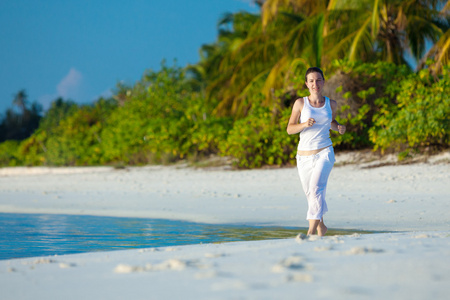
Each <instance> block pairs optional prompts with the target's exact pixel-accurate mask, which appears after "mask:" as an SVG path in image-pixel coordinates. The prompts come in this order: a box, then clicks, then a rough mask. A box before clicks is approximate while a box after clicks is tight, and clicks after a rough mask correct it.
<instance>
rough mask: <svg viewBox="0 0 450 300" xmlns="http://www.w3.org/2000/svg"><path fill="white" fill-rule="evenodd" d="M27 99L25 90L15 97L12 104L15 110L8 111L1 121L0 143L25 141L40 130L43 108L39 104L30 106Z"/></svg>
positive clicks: (34, 103) (35, 103)
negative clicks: (37, 129)
mask: <svg viewBox="0 0 450 300" xmlns="http://www.w3.org/2000/svg"><path fill="white" fill-rule="evenodd" d="M27 98H28V96H27V94H26V92H25V90H20V91H19V92H17V94H16V95H15V96H14V99H13V102H12V103H13V105H14V106H15V109H12V108H9V109H7V110H6V115H5V116H4V118H2V119H1V120H0V142H3V141H7V140H17V141H21V140H24V139H26V138H27V137H29V136H30V135H31V134H33V132H34V131H35V130H36V128H38V126H39V122H40V119H41V115H40V114H41V112H42V106H41V105H39V104H38V103H37V102H33V103H32V104H31V106H29V105H28V100H27ZM18 111H19V112H18Z"/></svg>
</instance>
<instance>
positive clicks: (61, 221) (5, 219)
mask: <svg viewBox="0 0 450 300" xmlns="http://www.w3.org/2000/svg"><path fill="white" fill-rule="evenodd" d="M299 232H303V233H306V228H293V227H267V226H241V225H220V224H219V225H211V224H202V223H192V222H183V221H173V220H162V219H141V218H117V217H98V216H79V215H53V214H12V213H0V259H12V258H23V257H33V256H47V255H63V254H73V253H83V252H95V251H111V250H120V249H133V248H149V247H164V246H180V245H190V244H201V243H222V242H231V241H250V240H263V239H276V238H291V237H292V238H293V237H295V236H296V235H297V234H298V233H299ZM353 232H354V231H342V230H341V231H336V230H335V231H332V230H329V234H331V235H333V234H351V233H353Z"/></svg>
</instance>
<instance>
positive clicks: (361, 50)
mask: <svg viewBox="0 0 450 300" xmlns="http://www.w3.org/2000/svg"><path fill="white" fill-rule="evenodd" d="M444 2H445V1H439V0H423V1H417V0H403V1H400V0H359V1H355V0H328V1H327V0H266V1H265V2H264V4H263V5H262V8H261V16H260V18H259V19H256V16H254V15H250V14H246V13H239V14H234V15H228V16H227V18H224V19H223V20H222V23H221V24H222V25H227V26H229V27H228V29H226V30H224V29H223V28H222V30H221V31H220V33H219V38H218V42H217V43H215V44H213V45H208V46H205V47H204V48H203V51H204V54H205V56H204V57H205V59H204V60H203V61H202V62H201V63H200V66H201V68H199V69H198V70H197V71H198V74H202V76H204V77H205V78H206V79H205V80H206V81H207V84H206V91H207V95H208V98H209V99H217V100H218V102H219V104H218V105H217V107H216V112H217V113H218V114H227V115H235V116H240V115H245V114H246V112H247V111H248V109H249V107H250V106H251V102H250V99H251V97H250V95H255V94H256V93H259V92H262V94H263V95H264V97H265V100H264V104H266V105H271V104H274V103H275V102H276V101H277V99H276V98H277V97H276V96H275V95H274V93H273V91H274V90H278V89H281V88H284V89H286V87H287V88H288V89H289V87H292V86H293V85H294V84H295V81H296V80H297V81H299V82H300V81H301V78H300V79H298V78H297V79H296V78H295V77H296V75H297V74H299V73H303V71H304V70H305V69H306V68H307V67H308V66H312V65H314V66H319V67H324V68H326V67H327V66H329V65H330V63H331V62H332V61H333V60H334V59H342V58H345V59H348V60H350V61H356V60H362V61H369V62H370V61H377V60H385V61H389V62H393V63H396V64H406V59H405V56H406V54H407V52H410V53H411V54H412V55H413V57H414V58H415V59H416V60H419V59H421V58H422V56H423V54H424V50H425V45H426V42H427V41H431V42H433V43H435V42H436V41H437V40H438V39H439V37H440V36H441V35H442V34H443V32H445V31H444V30H443V28H445V26H443V24H444V23H445V22H443V17H442V15H439V10H438V7H440V6H442V5H443V3H444ZM446 7H448V5H447V6H446ZM444 37H445V36H444ZM441 39H442V38H441ZM442 41H443V42H442V43H443V45H444V46H445V47H444V48H442V47H441V48H437V49H438V50H439V52H435V54H434V56H435V57H438V58H441V60H444V61H445V59H447V60H448V56H446V55H445V54H444V53H448V52H442V49H444V50H445V51H447V50H446V49H449V47H450V46H449V44H448V43H446V42H445V41H448V37H447V39H446V40H445V39H442ZM440 53H442V54H440ZM438 54H439V55H438ZM446 57H447V58H446ZM297 77H298V76H297Z"/></svg>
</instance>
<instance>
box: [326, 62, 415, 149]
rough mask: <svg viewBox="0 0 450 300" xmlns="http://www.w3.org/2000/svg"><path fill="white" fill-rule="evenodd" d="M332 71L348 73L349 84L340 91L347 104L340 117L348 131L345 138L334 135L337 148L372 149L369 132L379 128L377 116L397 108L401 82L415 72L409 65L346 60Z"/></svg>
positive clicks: (339, 114) (340, 111)
mask: <svg viewBox="0 0 450 300" xmlns="http://www.w3.org/2000/svg"><path fill="white" fill-rule="evenodd" d="M332 71H334V72H336V73H337V72H340V73H341V74H345V76H347V77H346V78H348V79H347V80H348V81H349V82H344V83H343V85H344V86H340V87H339V88H338V91H339V92H340V93H342V98H343V99H345V103H344V104H343V105H341V107H340V109H339V110H338V112H337V116H336V120H337V121H338V122H339V123H340V124H344V125H346V126H347V131H346V133H345V134H343V135H339V134H338V133H336V132H332V134H331V136H332V140H333V142H334V145H335V146H336V147H337V148H341V149H360V148H367V147H372V146H373V142H372V140H371V139H370V138H369V129H370V128H372V127H373V126H375V124H374V121H373V115H374V114H376V113H377V112H379V111H388V110H391V109H395V107H396V100H395V95H397V94H398V93H399V92H400V88H399V87H400V83H401V82H402V80H404V79H405V78H407V76H408V75H409V74H411V71H410V70H409V68H408V67H407V66H397V65H395V64H393V63H387V62H381V61H380V62H377V63H374V64H372V63H360V62H347V61H342V60H338V61H335V62H334V63H333V68H332Z"/></svg>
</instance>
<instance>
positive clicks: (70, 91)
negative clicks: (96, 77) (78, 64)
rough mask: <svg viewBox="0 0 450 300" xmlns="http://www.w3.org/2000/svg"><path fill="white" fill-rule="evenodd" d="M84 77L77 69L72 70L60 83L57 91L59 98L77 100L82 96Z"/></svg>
mask: <svg viewBox="0 0 450 300" xmlns="http://www.w3.org/2000/svg"><path fill="white" fill-rule="evenodd" d="M82 82H83V75H82V74H81V72H79V71H78V70H76V69H75V68H71V69H70V70H69V73H68V74H67V75H66V76H65V77H64V78H63V79H62V80H61V81H60V82H59V83H58V85H57V86H56V91H57V93H58V96H59V97H63V98H75V99H76V98H77V96H79V94H80V92H81V91H80V89H81V85H82Z"/></svg>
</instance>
